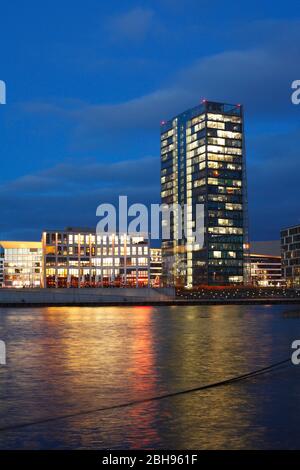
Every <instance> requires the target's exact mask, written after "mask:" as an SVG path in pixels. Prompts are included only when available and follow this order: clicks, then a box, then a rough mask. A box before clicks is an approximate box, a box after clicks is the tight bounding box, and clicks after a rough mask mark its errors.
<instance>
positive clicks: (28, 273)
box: [0, 241, 42, 288]
mask: <svg viewBox="0 0 300 470" xmlns="http://www.w3.org/2000/svg"><path fill="white" fill-rule="evenodd" d="M0 259H1V262H0V285H1V287H14V288H22V287H40V285H41V275H42V243H41V242H20V241H0Z"/></svg>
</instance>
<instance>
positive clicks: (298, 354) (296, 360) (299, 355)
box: [291, 339, 300, 366]
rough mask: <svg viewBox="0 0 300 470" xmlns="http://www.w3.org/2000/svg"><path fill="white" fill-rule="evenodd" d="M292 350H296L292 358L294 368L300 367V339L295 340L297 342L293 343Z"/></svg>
mask: <svg viewBox="0 0 300 470" xmlns="http://www.w3.org/2000/svg"><path fill="white" fill-rule="evenodd" d="M292 349H295V351H294V352H293V354H292V358H291V359H292V363H293V364H294V366H298V365H299V364H300V339H295V341H293V342H292Z"/></svg>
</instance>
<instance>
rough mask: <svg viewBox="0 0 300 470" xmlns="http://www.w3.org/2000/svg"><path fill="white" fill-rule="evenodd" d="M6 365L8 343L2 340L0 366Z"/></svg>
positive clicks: (0, 342)
mask: <svg viewBox="0 0 300 470" xmlns="http://www.w3.org/2000/svg"><path fill="white" fill-rule="evenodd" d="M5 365H6V345H5V342H4V341H1V340H0V366H5Z"/></svg>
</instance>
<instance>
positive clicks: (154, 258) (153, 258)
mask: <svg viewBox="0 0 300 470" xmlns="http://www.w3.org/2000/svg"><path fill="white" fill-rule="evenodd" d="M161 272H162V266H161V249H160V248H151V249H150V279H151V286H152V287H159V286H160V285H161Z"/></svg>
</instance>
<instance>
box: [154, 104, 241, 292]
mask: <svg viewBox="0 0 300 470" xmlns="http://www.w3.org/2000/svg"><path fill="white" fill-rule="evenodd" d="M161 200H162V203H163V204H168V205H173V204H179V205H180V206H181V207H182V208H183V207H184V205H185V204H186V205H187V215H186V217H185V223H186V234H185V236H184V237H183V238H182V239H179V240H177V239H175V237H174V233H175V232H176V230H177V226H178V223H180V221H178V220H177V218H178V217H177V216H176V214H175V213H173V214H172V216H171V220H170V228H171V237H170V240H163V242H162V263H163V282H164V284H165V285H168V284H175V285H178V286H188V287H192V286H198V285H204V284H205V285H229V284H240V283H243V282H246V277H247V276H246V269H245V268H246V265H247V263H246V262H244V260H245V249H247V246H248V225H247V188H246V162H245V146H244V127H243V108H242V106H241V105H230V104H224V103H216V102H211V101H206V100H203V102H202V103H201V105H199V106H197V107H195V108H192V109H190V110H188V111H186V112H184V113H181V114H179V115H178V116H176V117H175V118H173V119H171V120H170V121H164V122H162V123H161ZM197 204H203V208H204V244H203V246H199V245H197V244H194V245H193V244H191V243H190V238H189V234H190V233H191V231H192V230H195V227H196V220H195V217H196V205H197ZM182 217H183V216H182ZM182 223H184V222H183V221H182Z"/></svg>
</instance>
